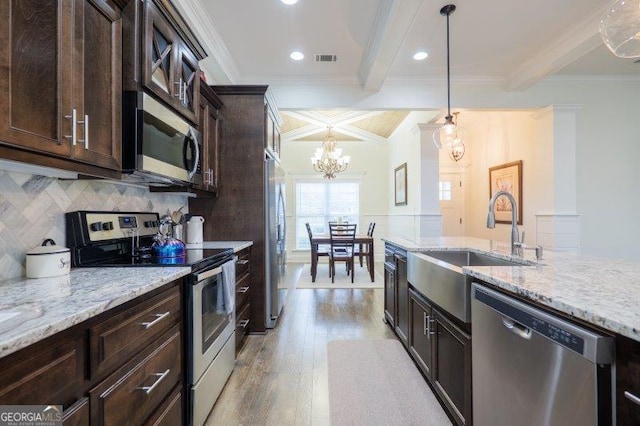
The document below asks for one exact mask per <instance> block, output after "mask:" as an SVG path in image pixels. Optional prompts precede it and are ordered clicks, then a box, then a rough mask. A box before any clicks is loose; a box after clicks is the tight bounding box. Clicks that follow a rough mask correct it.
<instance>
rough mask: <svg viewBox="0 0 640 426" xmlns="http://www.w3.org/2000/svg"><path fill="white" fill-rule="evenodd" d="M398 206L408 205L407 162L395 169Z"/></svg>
mask: <svg viewBox="0 0 640 426" xmlns="http://www.w3.org/2000/svg"><path fill="white" fill-rule="evenodd" d="M394 177H395V178H394V182H395V191H394V193H395V203H396V206H406V205H407V163H403V164H401V165H399V166H398V167H396V169H395V171H394Z"/></svg>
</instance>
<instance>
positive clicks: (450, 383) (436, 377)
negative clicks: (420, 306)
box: [432, 308, 471, 425]
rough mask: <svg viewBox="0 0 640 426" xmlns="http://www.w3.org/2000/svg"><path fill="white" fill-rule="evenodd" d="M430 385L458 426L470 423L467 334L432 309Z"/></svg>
mask: <svg viewBox="0 0 640 426" xmlns="http://www.w3.org/2000/svg"><path fill="white" fill-rule="evenodd" d="M433 317H434V319H435V324H434V325H435V332H436V335H435V336H434V337H435V346H434V349H433V361H434V362H433V364H434V368H433V372H432V384H433V386H434V387H435V389H436V392H438V394H439V395H440V396H441V397H442V400H443V401H444V403H445V405H446V406H447V408H448V411H449V412H450V413H451V414H453V416H454V418H455V419H456V423H457V424H459V425H466V424H471V336H469V335H468V334H467V333H465V332H464V331H463V330H462V329H460V328H459V327H458V326H456V325H455V324H454V323H453V322H451V321H450V320H449V319H447V318H446V317H445V316H444V315H443V314H442V313H440V311H438V310H437V309H435V308H434V309H433Z"/></svg>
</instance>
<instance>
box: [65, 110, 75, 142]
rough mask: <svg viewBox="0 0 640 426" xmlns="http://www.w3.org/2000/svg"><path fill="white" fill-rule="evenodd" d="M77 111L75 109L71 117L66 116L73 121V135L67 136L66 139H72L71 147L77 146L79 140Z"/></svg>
mask: <svg viewBox="0 0 640 426" xmlns="http://www.w3.org/2000/svg"><path fill="white" fill-rule="evenodd" d="M77 114H78V113H77V111H76V109H75V108H73V109H72V110H71V115H65V116H64V118H67V119H69V120H71V135H66V136H65V138H67V139H71V145H72V146H75V145H76V140H77V139H78V133H77V131H76V120H77V117H78V115H77Z"/></svg>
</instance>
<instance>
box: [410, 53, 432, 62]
mask: <svg viewBox="0 0 640 426" xmlns="http://www.w3.org/2000/svg"><path fill="white" fill-rule="evenodd" d="M427 56H429V54H428V53H427V52H425V51H420V52H416V53H415V54H414V55H413V59H415V60H416V61H422V60H424V59H427Z"/></svg>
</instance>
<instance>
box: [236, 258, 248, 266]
mask: <svg viewBox="0 0 640 426" xmlns="http://www.w3.org/2000/svg"><path fill="white" fill-rule="evenodd" d="M236 263H237V264H238V265H246V264H247V263H249V260H248V259H244V260H238V261H237V262H236Z"/></svg>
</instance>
